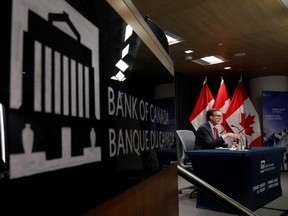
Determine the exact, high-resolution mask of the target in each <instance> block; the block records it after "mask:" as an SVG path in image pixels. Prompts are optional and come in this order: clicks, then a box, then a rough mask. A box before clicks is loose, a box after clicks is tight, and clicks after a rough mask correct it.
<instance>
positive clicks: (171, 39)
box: [164, 31, 183, 45]
mask: <svg viewBox="0 0 288 216" xmlns="http://www.w3.org/2000/svg"><path fill="white" fill-rule="evenodd" d="M164 33H165V36H166V38H167V40H168V44H169V45H172V44H176V43H179V42H182V41H183V38H181V37H179V36H177V35H175V34H173V33H171V32H168V31H164Z"/></svg>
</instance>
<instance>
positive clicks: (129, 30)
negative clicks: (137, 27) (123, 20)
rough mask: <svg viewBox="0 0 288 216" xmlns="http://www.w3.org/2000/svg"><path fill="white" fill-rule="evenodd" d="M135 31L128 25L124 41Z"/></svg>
mask: <svg viewBox="0 0 288 216" xmlns="http://www.w3.org/2000/svg"><path fill="white" fill-rule="evenodd" d="M132 33H133V29H132V27H131V26H130V25H127V26H126V28H125V39H124V41H126V40H127V39H128V38H129V37H130V36H131V35H132Z"/></svg>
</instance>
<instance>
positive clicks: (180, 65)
mask: <svg viewBox="0 0 288 216" xmlns="http://www.w3.org/2000/svg"><path fill="white" fill-rule="evenodd" d="M132 2H133V4H134V5H135V7H136V8H137V9H138V11H139V12H140V13H141V15H143V17H145V16H147V15H148V16H149V18H150V19H151V20H152V21H154V22H155V23H156V24H157V25H158V26H159V27H160V28H161V29H162V30H163V31H169V32H171V33H173V34H175V35H177V36H180V37H181V38H183V39H184V41H183V42H181V43H178V44H174V45H171V46H170V50H169V55H170V57H171V59H172V60H173V62H174V69H175V72H179V73H183V74H188V75H191V76H194V77H197V78H202V77H205V76H207V77H216V76H217V77H219V76H223V77H224V78H225V77H229V76H231V77H232V76H233V77H235V76H237V75H239V76H243V77H246V78H248V79H251V78H255V77H259V76H269V75H288V9H287V8H286V7H285V6H284V5H283V4H282V2H281V1H280V0H261V1H259V0H241V1H236V0H217V1H215V0H177V1H175V0H132ZM187 49H191V50H193V51H194V52H193V53H192V55H191V56H192V58H193V59H199V58H202V57H205V56H210V55H219V56H221V57H224V58H226V59H227V60H228V61H227V62H225V63H221V64H215V65H208V66H202V65H199V64H196V63H194V62H192V61H188V60H185V56H186V55H187V54H185V53H184V51H185V50H187ZM239 53H240V54H241V53H245V55H244V56H237V54H239ZM225 66H230V67H231V69H230V70H225V69H224V67H225Z"/></svg>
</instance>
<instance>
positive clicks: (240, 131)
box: [231, 125, 251, 149]
mask: <svg viewBox="0 0 288 216" xmlns="http://www.w3.org/2000/svg"><path fill="white" fill-rule="evenodd" d="M231 127H235V128H237V129H238V131H239V132H238V133H241V134H242V135H243V136H244V137H245V149H251V147H250V146H248V140H247V136H246V134H244V133H243V130H240V128H239V127H237V126H236V125H231Z"/></svg>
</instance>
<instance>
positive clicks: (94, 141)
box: [90, 128, 96, 148]
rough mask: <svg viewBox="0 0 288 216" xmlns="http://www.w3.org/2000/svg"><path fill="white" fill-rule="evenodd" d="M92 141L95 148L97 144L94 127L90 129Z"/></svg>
mask: <svg viewBox="0 0 288 216" xmlns="http://www.w3.org/2000/svg"><path fill="white" fill-rule="evenodd" d="M90 142H91V146H92V148H94V147H95V145H96V132H95V130H94V128H91V131H90Z"/></svg>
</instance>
